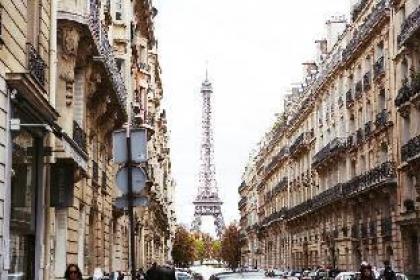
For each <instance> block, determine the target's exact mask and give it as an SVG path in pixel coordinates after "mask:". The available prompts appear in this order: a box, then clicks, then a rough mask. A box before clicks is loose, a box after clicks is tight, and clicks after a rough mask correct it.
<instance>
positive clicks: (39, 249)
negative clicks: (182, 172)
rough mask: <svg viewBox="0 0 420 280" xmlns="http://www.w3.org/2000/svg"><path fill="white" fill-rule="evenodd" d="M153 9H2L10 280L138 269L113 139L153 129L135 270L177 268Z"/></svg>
mask: <svg viewBox="0 0 420 280" xmlns="http://www.w3.org/2000/svg"><path fill="white" fill-rule="evenodd" d="M156 14H157V10H156V9H155V8H154V7H153V5H152V2H151V0H133V1H123V0H108V1H106V0H102V1H100V0H74V1H73V0H72V1H69V0H59V1H53V0H2V1H1V2H0V278H1V279H3V280H6V279H11V278H19V279H26V280H32V279H37V280H41V279H56V278H63V277H64V271H65V269H66V266H67V265H68V264H69V263H76V264H78V266H79V267H80V268H81V270H82V273H83V275H84V276H85V277H88V276H92V274H93V271H94V269H95V268H101V269H103V270H104V271H105V272H111V271H117V270H121V271H124V272H127V271H128V257H129V252H128V251H129V250H128V248H129V238H128V233H129V224H128V216H127V213H126V211H124V210H120V209H118V208H117V207H115V205H114V201H115V198H116V197H118V196H121V193H120V191H119V190H118V188H117V187H116V182H115V174H116V171H117V166H116V165H115V164H114V163H113V161H112V140H111V139H112V132H113V131H114V130H116V129H121V128H123V127H124V126H125V125H126V124H127V123H128V122H131V123H132V124H133V127H143V128H146V129H147V131H148V139H147V140H148V142H147V150H148V160H147V163H145V164H143V166H142V167H143V168H144V169H145V170H146V171H147V178H148V181H147V184H146V188H145V194H146V195H147V196H148V197H149V202H150V203H149V204H148V206H146V207H139V208H136V209H135V219H136V227H135V233H136V239H135V240H136V244H135V245H136V250H137V251H136V257H137V267H143V268H144V269H147V268H148V267H149V266H150V265H151V264H152V263H153V262H157V263H164V262H166V261H168V260H169V259H170V248H171V238H172V235H173V232H174V225H175V215H174V206H173V204H172V202H173V191H174V187H175V184H174V181H173V179H172V176H171V161H170V149H169V143H168V140H169V139H168V137H169V132H168V129H167V119H166V113H165V110H164V109H163V107H162V104H161V100H162V95H163V90H162V82H161V68H160V65H159V58H158V53H157V39H156V38H155V34H154V23H153V21H154V17H155V16H156Z"/></svg>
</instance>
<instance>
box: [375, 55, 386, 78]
mask: <svg viewBox="0 0 420 280" xmlns="http://www.w3.org/2000/svg"><path fill="white" fill-rule="evenodd" d="M373 74H374V77H375V80H376V79H378V78H380V77H381V76H383V75H384V74H385V60H384V57H383V56H381V57H380V58H378V60H376V62H375V64H374V65H373Z"/></svg>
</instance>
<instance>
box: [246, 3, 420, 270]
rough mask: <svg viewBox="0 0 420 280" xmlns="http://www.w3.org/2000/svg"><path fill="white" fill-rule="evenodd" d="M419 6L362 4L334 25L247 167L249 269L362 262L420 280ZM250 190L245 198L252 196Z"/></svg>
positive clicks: (348, 265)
mask: <svg viewBox="0 0 420 280" xmlns="http://www.w3.org/2000/svg"><path fill="white" fill-rule="evenodd" d="M419 11H420V3H419V1H417V0H408V1H385V0H382V1H359V2H358V3H356V4H355V5H354V6H353V9H352V19H351V22H350V24H348V22H347V21H346V20H345V19H344V18H342V17H334V18H331V19H330V20H328V21H327V23H326V26H327V38H326V39H323V40H319V41H317V49H318V55H317V57H316V58H315V60H314V61H313V62H309V63H305V64H304V69H305V77H304V81H303V82H302V86H301V87H298V88H293V89H292V92H291V93H290V94H288V95H286V97H285V100H284V110H283V113H282V114H280V115H279V117H278V120H277V122H276V123H275V125H274V126H273V128H272V130H271V131H270V132H269V133H267V135H266V136H265V138H264V141H263V143H262V144H261V147H260V149H259V152H258V154H257V155H256V156H255V157H253V159H252V161H251V162H250V164H249V166H252V167H248V168H247V169H246V170H245V175H244V183H243V185H241V187H240V194H241V199H242V200H241V201H246V202H247V201H249V200H251V199H253V198H256V206H250V207H249V208H248V205H245V206H244V205H242V204H241V205H240V206H241V207H240V210H241V215H242V216H246V215H248V213H249V212H247V211H251V210H250V209H253V208H252V207H256V209H257V213H258V219H256V220H253V221H246V222H245V221H244V223H243V224H241V225H242V234H243V239H244V241H245V243H244V244H245V245H244V246H243V248H242V262H243V264H246V265H251V266H258V267H264V268H296V269H302V268H314V267H317V266H325V267H327V266H330V267H336V268H339V269H342V270H357V269H358V268H359V266H360V263H361V262H362V261H368V262H369V263H371V264H372V265H374V266H377V267H382V266H383V261H384V260H391V263H392V265H393V266H394V267H395V269H396V270H399V271H403V272H405V273H407V274H409V275H419V274H420V270H419V268H420V262H419V255H420V245H419V244H420V243H419V242H420V239H419V232H420V231H419V221H420V220H419V218H420V212H419V206H420V205H419V200H420V193H419V187H418V182H419V181H418V175H419V174H420V169H419V166H418V163H417V158H418V154H419V141H418V139H416V137H417V138H418V135H419V133H420V131H419V125H418V123H419V122H418V120H419V116H420V115H419V110H418V106H417V103H416V102H417V101H416V100H417V99H416V94H417V92H418V91H419V89H418V88H417V87H418V85H417V82H418V74H417V72H418V71H419V69H420V68H419V66H420V65H419V59H418V52H419V48H418V40H419V27H420V25H419V22H420V20H419V15H420V13H419ZM245 190H246V191H245Z"/></svg>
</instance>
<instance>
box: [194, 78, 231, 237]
mask: <svg viewBox="0 0 420 280" xmlns="http://www.w3.org/2000/svg"><path fill="white" fill-rule="evenodd" d="M212 95H213V88H212V85H211V83H210V82H209V80H208V75H207V71H206V80H205V81H204V82H203V83H202V85H201V96H202V120H201V125H202V128H201V130H202V132H201V133H202V134H201V149H200V152H201V153H200V162H201V164H200V171H199V172H200V173H199V184H198V192H197V196H196V198H195V200H194V202H193V204H194V220H193V222H192V226H191V228H192V230H193V231H199V230H200V227H201V218H202V217H203V216H213V218H214V226H215V228H216V234H217V235H218V236H219V237H220V236H221V235H222V233H223V229H224V227H225V223H224V220H223V215H222V204H223V202H222V200H221V199H220V197H219V191H218V188H217V184H216V176H215V173H216V172H215V171H216V168H215V164H214V144H213V142H214V139H213V126H212V115H213V112H212Z"/></svg>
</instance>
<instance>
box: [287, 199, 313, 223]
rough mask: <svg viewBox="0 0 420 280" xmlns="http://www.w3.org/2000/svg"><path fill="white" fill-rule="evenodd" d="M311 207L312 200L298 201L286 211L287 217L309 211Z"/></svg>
mask: <svg viewBox="0 0 420 280" xmlns="http://www.w3.org/2000/svg"><path fill="white" fill-rule="evenodd" d="M311 209H312V200H307V201H305V202H303V203H300V204H298V205H296V206H294V207H292V208H290V209H289V210H288V211H287V214H286V217H287V219H291V218H294V217H297V216H300V215H302V214H305V213H307V212H310V211H311Z"/></svg>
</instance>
